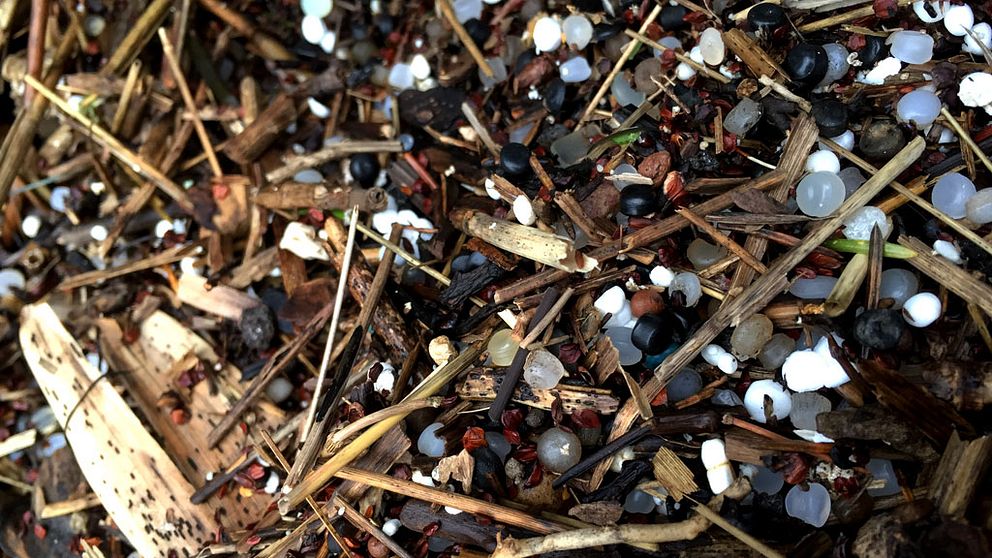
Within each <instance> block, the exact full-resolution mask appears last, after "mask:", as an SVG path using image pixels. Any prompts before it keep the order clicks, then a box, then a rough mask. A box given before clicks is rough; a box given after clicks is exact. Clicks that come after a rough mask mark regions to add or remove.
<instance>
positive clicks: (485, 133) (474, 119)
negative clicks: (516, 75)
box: [441, 0, 500, 159]
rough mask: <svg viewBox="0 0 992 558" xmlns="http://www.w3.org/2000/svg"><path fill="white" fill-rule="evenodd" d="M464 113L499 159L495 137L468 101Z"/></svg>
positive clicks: (463, 105) (443, 0) (491, 151)
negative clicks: (490, 133)
mask: <svg viewBox="0 0 992 558" xmlns="http://www.w3.org/2000/svg"><path fill="white" fill-rule="evenodd" d="M441 2H442V3H447V0H441ZM462 114H464V115H465V119H466V120H468V123H469V125H470V126H472V129H473V130H475V133H476V135H478V136H479V139H480V140H482V144H483V145H485V146H486V149H488V150H489V153H491V154H492V156H493V157H495V158H497V159H499V152H500V148H499V146H498V145H496V142H495V141H493V137H492V136H491V135H489V130H487V129H486V127H485V126H483V125H482V122H481V121H479V116H478V115H477V114H475V110H474V109H473V108H472V105H470V104H468V103H467V102H465V103H462Z"/></svg>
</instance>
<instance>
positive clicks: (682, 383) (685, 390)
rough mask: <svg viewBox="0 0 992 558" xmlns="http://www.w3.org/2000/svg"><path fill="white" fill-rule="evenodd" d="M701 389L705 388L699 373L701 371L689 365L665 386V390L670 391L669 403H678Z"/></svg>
mask: <svg viewBox="0 0 992 558" xmlns="http://www.w3.org/2000/svg"><path fill="white" fill-rule="evenodd" d="M701 389H703V378H702V376H700V375H699V372H696V371H695V370H694V369H692V368H689V367H688V366H687V367H685V368H683V369H682V370H681V371H680V372H679V373H678V374H676V375H675V377H674V378H672V381H670V382H668V385H667V386H665V390H666V391H667V392H668V402H669V403H677V402H679V401H682V400H684V399H688V398H689V397H692V396H693V395H696V394H697V393H699V390H701Z"/></svg>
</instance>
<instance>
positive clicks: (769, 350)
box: [758, 333, 796, 370]
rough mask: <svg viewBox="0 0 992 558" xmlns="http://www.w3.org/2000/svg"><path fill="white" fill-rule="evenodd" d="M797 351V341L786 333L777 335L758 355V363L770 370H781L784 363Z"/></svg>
mask: <svg viewBox="0 0 992 558" xmlns="http://www.w3.org/2000/svg"><path fill="white" fill-rule="evenodd" d="M795 350H796V341H795V340H794V339H792V338H791V337H789V336H788V335H786V334H784V333H776V334H775V335H772V338H771V339H769V340H768V342H767V343H765V346H764V347H762V348H761V352H759V353H758V361H759V362H761V366H762V367H764V368H766V369H768V370H776V369H778V368H781V366H782V363H784V362H785V359H786V358H788V356H789V355H790V354H792V352H793V351H795Z"/></svg>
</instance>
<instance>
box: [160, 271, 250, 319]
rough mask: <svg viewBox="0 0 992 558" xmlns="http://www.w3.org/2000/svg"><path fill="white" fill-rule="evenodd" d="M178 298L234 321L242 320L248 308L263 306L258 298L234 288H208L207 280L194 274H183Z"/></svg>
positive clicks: (185, 302) (215, 286)
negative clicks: (243, 313)
mask: <svg viewBox="0 0 992 558" xmlns="http://www.w3.org/2000/svg"><path fill="white" fill-rule="evenodd" d="M176 296H177V297H178V298H179V300H181V301H182V302H183V303H184V304H189V305H190V306H192V307H193V308H196V309H198V310H202V311H204V312H207V313H209V314H214V315H215V316H220V317H222V318H227V319H228V320H234V321H238V320H240V319H241V313H242V312H244V311H245V310H246V309H247V308H252V307H255V306H258V305H260V304H261V301H259V300H258V299H257V298H254V297H252V296H250V295H248V294H247V293H245V292H244V291H242V290H239V289H235V288H233V287H228V286H226V285H214V286H212V287H209V288H208V287H207V280H206V279H205V278H203V277H200V276H199V275H193V274H192V273H183V274H182V275H181V276H180V277H179V289H178V290H177V291H176Z"/></svg>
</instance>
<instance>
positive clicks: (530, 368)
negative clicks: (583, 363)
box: [524, 349, 565, 389]
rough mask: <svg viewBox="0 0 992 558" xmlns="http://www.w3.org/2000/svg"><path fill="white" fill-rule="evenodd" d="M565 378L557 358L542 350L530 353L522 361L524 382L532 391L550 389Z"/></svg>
mask: <svg viewBox="0 0 992 558" xmlns="http://www.w3.org/2000/svg"><path fill="white" fill-rule="evenodd" d="M564 376H565V367H564V366H563V365H562V363H561V361H560V360H558V357H556V356H555V355H553V354H551V353H550V352H548V351H546V350H544V349H538V350H536V351H531V352H530V353H528V354H527V360H525V361H524V381H525V382H527V385H529V386H530V387H532V388H534V389H551V388H553V387H555V386H556V385H558V382H559V381H560V380H561V379H562V378H563V377H564Z"/></svg>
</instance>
